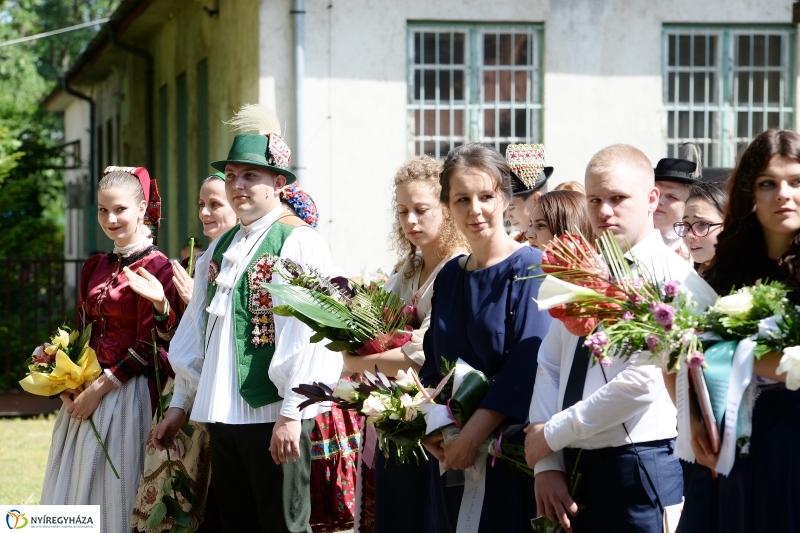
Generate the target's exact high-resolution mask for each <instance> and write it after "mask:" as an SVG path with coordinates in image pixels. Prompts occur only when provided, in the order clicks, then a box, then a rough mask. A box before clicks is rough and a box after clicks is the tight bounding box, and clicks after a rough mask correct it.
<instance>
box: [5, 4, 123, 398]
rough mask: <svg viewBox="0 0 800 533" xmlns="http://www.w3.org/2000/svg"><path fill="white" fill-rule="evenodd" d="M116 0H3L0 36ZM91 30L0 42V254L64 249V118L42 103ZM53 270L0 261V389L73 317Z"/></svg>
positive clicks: (54, 23) (75, 20)
mask: <svg viewBox="0 0 800 533" xmlns="http://www.w3.org/2000/svg"><path fill="white" fill-rule="evenodd" d="M119 1H120V0H0V42H4V41H8V40H11V39H16V38H19V37H24V36H29V35H35V34H38V33H42V32H46V31H50V30H56V29H59V28H64V27H67V26H72V25H75V24H80V23H82V22H88V21H91V20H96V19H98V18H102V17H105V16H108V15H110V14H111V12H112V11H113V9H115V8H116V7H117V5H118V4H119ZM96 31H97V28H96V27H95V28H87V29H82V30H77V31H73V32H69V33H64V34H60V35H56V36H53V37H48V38H45V39H37V40H34V41H29V42H25V43H20V44H14V45H10V46H5V47H0V235H2V236H3V237H2V239H0V259H44V258H56V259H57V258H61V257H63V250H64V207H65V201H64V171H63V159H62V154H61V150H60V148H59V145H60V144H61V143H62V142H63V133H62V131H63V120H62V117H61V116H60V115H59V114H57V113H51V112H48V111H45V110H44V109H42V107H41V106H42V103H43V101H44V99H45V98H46V97H47V96H48V95H49V94H50V92H51V91H52V90H53V89H54V88H55V87H56V85H57V83H58V80H59V78H61V77H62V76H63V75H64V73H65V72H66V71H67V70H68V68H69V66H70V65H71V64H72V63H73V62H74V61H75V59H76V58H77V57H78V56H79V55H80V53H81V51H82V50H83V49H84V48H85V47H86V45H87V44H88V42H89V41H90V40H91V38H92V37H93V36H94V35H95V33H96ZM59 272H60V269H58V268H53V267H52V266H47V264H46V263H37V264H34V263H30V262H28V263H24V262H12V263H5V264H4V265H2V266H0V335H3V338H4V339H5V343H4V345H3V346H2V347H0V390H3V389H6V388H9V387H15V386H16V382H17V380H19V379H20V378H22V377H23V376H24V373H25V365H24V361H25V358H26V357H27V355H28V354H30V352H31V350H32V349H33V347H34V346H36V344H38V343H41V342H42V341H44V340H45V339H46V337H47V335H49V334H50V333H52V331H49V330H52V328H53V327H54V325H60V324H61V323H62V321H64V320H66V321H68V322H72V321H73V316H74V315H73V311H72V310H73V308H72V305H73V304H74V302H71V301H69V303H68V302H67V300H68V299H69V298H67V297H68V296H69V295H66V294H65V292H64V291H63V290H62V286H61V284H62V283H63V276H61V275H59ZM34 287H39V288H40V290H34ZM65 298H66V299H65Z"/></svg>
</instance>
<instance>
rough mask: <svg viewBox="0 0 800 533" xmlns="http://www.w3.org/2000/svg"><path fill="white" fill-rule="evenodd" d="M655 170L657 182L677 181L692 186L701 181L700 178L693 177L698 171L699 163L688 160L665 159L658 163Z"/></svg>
mask: <svg viewBox="0 0 800 533" xmlns="http://www.w3.org/2000/svg"><path fill="white" fill-rule="evenodd" d="M654 170H655V175H656V181H675V182H678V183H688V184H690V185H691V184H692V183H697V182H698V181H700V176H697V177H695V176H693V175H692V173H693V172H694V171H695V170H697V163H695V162H693V161H689V160H687V159H675V158H672V157H665V158H664V159H662V160H661V161H659V162H658V164H657V165H656V168H655V169H654Z"/></svg>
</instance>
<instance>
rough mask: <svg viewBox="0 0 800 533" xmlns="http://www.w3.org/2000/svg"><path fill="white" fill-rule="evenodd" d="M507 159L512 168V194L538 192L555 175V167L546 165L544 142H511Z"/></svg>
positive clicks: (507, 149) (507, 151)
mask: <svg viewBox="0 0 800 533" xmlns="http://www.w3.org/2000/svg"><path fill="white" fill-rule="evenodd" d="M506 161H508V166H509V167H510V168H511V188H512V191H511V192H512V194H513V195H515V196H516V195H518V194H530V193H532V192H536V191H537V190H539V189H540V188H542V186H544V184H545V183H547V180H548V179H550V176H552V175H553V167H548V166H545V163H544V161H545V150H544V145H543V144H511V145H509V146H508V148H506Z"/></svg>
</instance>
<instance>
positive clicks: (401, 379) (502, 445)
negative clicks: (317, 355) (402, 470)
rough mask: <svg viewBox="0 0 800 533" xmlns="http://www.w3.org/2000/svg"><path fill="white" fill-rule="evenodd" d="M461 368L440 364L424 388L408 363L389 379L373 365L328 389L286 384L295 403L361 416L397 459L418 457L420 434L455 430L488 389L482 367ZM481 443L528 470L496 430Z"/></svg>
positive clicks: (385, 451)
mask: <svg viewBox="0 0 800 533" xmlns="http://www.w3.org/2000/svg"><path fill="white" fill-rule="evenodd" d="M465 366H466V365H465ZM467 368H468V367H467ZM465 370H466V371H465V372H460V375H459V372H458V371H457V369H456V364H455V363H453V364H450V365H446V366H445V368H443V373H445V376H444V378H443V379H442V380H441V381H440V382H439V384H438V385H437V387H436V388H435V389H434V388H425V387H424V386H423V385H422V383H421V382H420V380H419V377H418V376H417V373H416V372H415V371H414V370H413V369H411V368H409V369H408V372H403V371H400V372H398V374H397V377H396V378H395V379H393V380H392V379H389V378H387V377H386V376H385V375H384V374H383V373H381V372H380V370H378V369H377V367H376V368H375V374H372V373H371V372H365V373H364V380H363V381H362V382H361V383H354V382H352V381H349V380H347V379H342V380H340V381H339V383H338V384H337V385H336V387H335V388H334V389H333V390H331V388H330V387H328V386H327V385H325V384H323V383H314V384H310V385H308V384H303V385H300V386H299V387H296V388H294V389H292V390H294V391H295V392H297V393H298V394H302V395H304V396H306V397H307V398H308V400H306V401H305V402H303V403H302V404H300V406H299V408H300V409H304V408H305V407H307V406H308V405H311V404H314V403H319V402H332V403H334V404H336V405H337V406H338V407H339V408H340V409H350V410H354V411H356V412H358V413H360V414H362V415H364V416H366V418H367V424H373V425H374V426H375V429H376V430H377V433H378V447H379V449H380V450H381V451H382V452H383V454H384V457H386V458H389V456H390V455H391V454H392V453H394V455H395V457H396V460H397V462H398V463H400V464H402V463H404V462H407V461H408V460H410V458H411V457H414V458H416V459H417V461H418V460H419V456H418V455H417V451H418V450H422V441H423V440H424V439H425V438H427V437H429V436H431V435H434V434H436V433H440V432H443V431H448V430H450V431H449V432H450V434H451V435H454V434H457V431H458V430H459V429H460V428H461V427H463V425H464V424H465V423H466V422H467V420H469V418H470V417H471V416H472V415H473V414H474V413H475V411H476V410H477V409H478V406H479V404H480V402H481V400H482V399H483V397H484V396H485V395H486V393H487V392H488V391H489V381H488V380H487V379H486V376H485V375H484V374H483V373H482V372H479V371H477V370H474V369H471V368H468V369H465ZM520 427H521V426H520ZM517 429H519V428H511V431H515V430H517ZM453 430H454V431H453ZM506 431H507V432H508V431H509V428H507V429H506ZM486 448H487V451H488V453H491V454H492V455H493V456H494V458H495V459H496V458H501V459H504V460H506V461H508V462H509V463H510V464H512V465H513V466H515V467H517V468H518V469H519V470H521V471H523V472H525V473H527V474H529V475H531V476H533V472H532V471H531V470H530V469H529V468H528V466H527V465H526V464H525V451H524V448H523V446H519V445H514V444H510V443H508V442H502V432H501V433H500V436H499V437H498V438H496V439H490V440H489V441H488V442H487V443H486ZM422 457H425V454H424V453H423V454H422Z"/></svg>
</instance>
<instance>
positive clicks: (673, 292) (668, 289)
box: [664, 280, 678, 298]
mask: <svg viewBox="0 0 800 533" xmlns="http://www.w3.org/2000/svg"><path fill="white" fill-rule="evenodd" d="M664 294H666V295H667V296H669V297H670V298H674V297H675V296H677V295H678V282H676V281H673V280H669V281H668V282H666V283H665V284H664Z"/></svg>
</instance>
